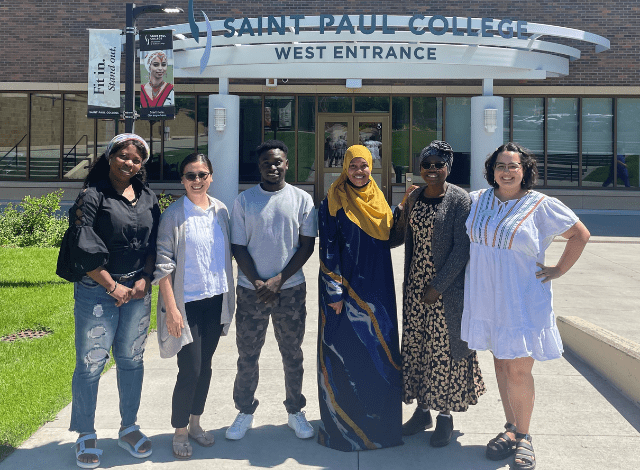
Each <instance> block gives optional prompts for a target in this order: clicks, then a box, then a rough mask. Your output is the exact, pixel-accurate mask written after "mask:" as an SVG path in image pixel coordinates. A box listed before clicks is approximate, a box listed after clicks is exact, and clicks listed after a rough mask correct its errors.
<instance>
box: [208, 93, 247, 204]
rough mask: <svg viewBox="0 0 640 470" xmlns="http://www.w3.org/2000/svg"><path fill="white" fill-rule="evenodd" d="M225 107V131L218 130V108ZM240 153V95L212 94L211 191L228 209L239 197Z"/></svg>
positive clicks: (210, 121) (210, 131)
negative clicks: (216, 119)
mask: <svg viewBox="0 0 640 470" xmlns="http://www.w3.org/2000/svg"><path fill="white" fill-rule="evenodd" d="M216 108H224V109H226V117H227V123H226V126H225V128H224V130H216V127H215V109H216ZM239 155H240V97H239V96H236V95H209V160H211V164H212V165H213V174H212V175H211V186H209V194H210V195H211V196H213V197H215V198H216V199H219V200H220V201H222V202H223V203H224V204H225V205H226V206H227V208H228V209H229V211H231V209H232V208H233V201H234V200H235V199H236V197H237V196H238V168H239Z"/></svg>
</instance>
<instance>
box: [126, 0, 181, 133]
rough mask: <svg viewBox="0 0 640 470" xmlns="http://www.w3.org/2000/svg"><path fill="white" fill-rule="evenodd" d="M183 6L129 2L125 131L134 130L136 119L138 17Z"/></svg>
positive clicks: (179, 11) (177, 11)
mask: <svg viewBox="0 0 640 470" xmlns="http://www.w3.org/2000/svg"><path fill="white" fill-rule="evenodd" d="M182 12H183V10H182V8H175V7H167V6H165V5H144V6H141V7H136V4H135V3H127V18H126V21H127V23H126V27H125V30H124V32H125V35H126V39H127V41H126V44H125V64H124V87H125V88H124V131H125V132H127V133H130V132H133V121H134V120H135V114H136V110H135V105H134V97H135V96H136V92H135V87H136V69H135V66H136V64H135V59H136V18H137V17H138V16H140V15H142V14H144V13H182Z"/></svg>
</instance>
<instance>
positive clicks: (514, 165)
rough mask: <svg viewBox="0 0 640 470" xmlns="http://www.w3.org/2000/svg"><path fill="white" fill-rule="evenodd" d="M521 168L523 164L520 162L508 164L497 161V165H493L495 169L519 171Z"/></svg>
mask: <svg viewBox="0 0 640 470" xmlns="http://www.w3.org/2000/svg"><path fill="white" fill-rule="evenodd" d="M520 168H522V165H520V164H519V163H509V164H508V165H505V164H504V163H496V164H495V165H493V169H494V170H495V171H509V172H511V171H518V170H519V169H520Z"/></svg>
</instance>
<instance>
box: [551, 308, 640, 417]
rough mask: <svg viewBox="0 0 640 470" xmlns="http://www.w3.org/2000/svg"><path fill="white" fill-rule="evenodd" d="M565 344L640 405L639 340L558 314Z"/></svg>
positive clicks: (561, 334)
mask: <svg viewBox="0 0 640 470" xmlns="http://www.w3.org/2000/svg"><path fill="white" fill-rule="evenodd" d="M557 324H558V329H559V330H560V336H561V337H562V342H563V343H564V346H565V348H567V349H569V350H570V351H571V352H572V353H574V354H575V355H576V356H578V357H579V358H580V359H582V361H584V362H585V363H587V364H588V365H589V366H590V367H592V368H593V369H595V370H596V372H598V374H600V375H601V376H602V377H604V378H606V379H607V380H608V381H609V382H611V384H613V385H614V386H615V387H616V388H617V389H618V390H620V391H621V392H622V393H623V394H624V395H625V396H626V397H627V398H629V399H630V400H631V401H632V402H633V403H634V404H635V405H636V406H639V407H640V344H638V343H635V342H633V341H630V340H628V339H626V338H623V337H622V336H619V335H617V334H615V333H613V332H611V331H609V330H605V329H604V328H600V327H599V326H596V325H594V324H593V323H590V322H588V321H585V320H583V319H581V318H579V317H558V318H557Z"/></svg>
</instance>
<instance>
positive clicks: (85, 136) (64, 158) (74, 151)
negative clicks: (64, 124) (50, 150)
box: [62, 134, 89, 169]
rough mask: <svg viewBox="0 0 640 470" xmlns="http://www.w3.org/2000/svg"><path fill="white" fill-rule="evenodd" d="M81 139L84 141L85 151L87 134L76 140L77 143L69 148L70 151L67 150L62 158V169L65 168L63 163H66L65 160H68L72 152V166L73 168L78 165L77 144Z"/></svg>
mask: <svg viewBox="0 0 640 470" xmlns="http://www.w3.org/2000/svg"><path fill="white" fill-rule="evenodd" d="M82 139H85V142H84V147H85V149H86V148H87V147H88V146H89V136H87V134H84V135H83V136H82V137H80V138H79V139H78V141H77V142H76V143H75V145H74V146H73V147H71V150H69V151H68V152H67V153H66V155H65V156H64V157H62V168H63V169H64V167H65V163H67V160H68V159H69V155H71V152H73V166H74V167H75V166H76V165H78V150H77V147H78V144H79V143H80V141H81V140H82Z"/></svg>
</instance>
